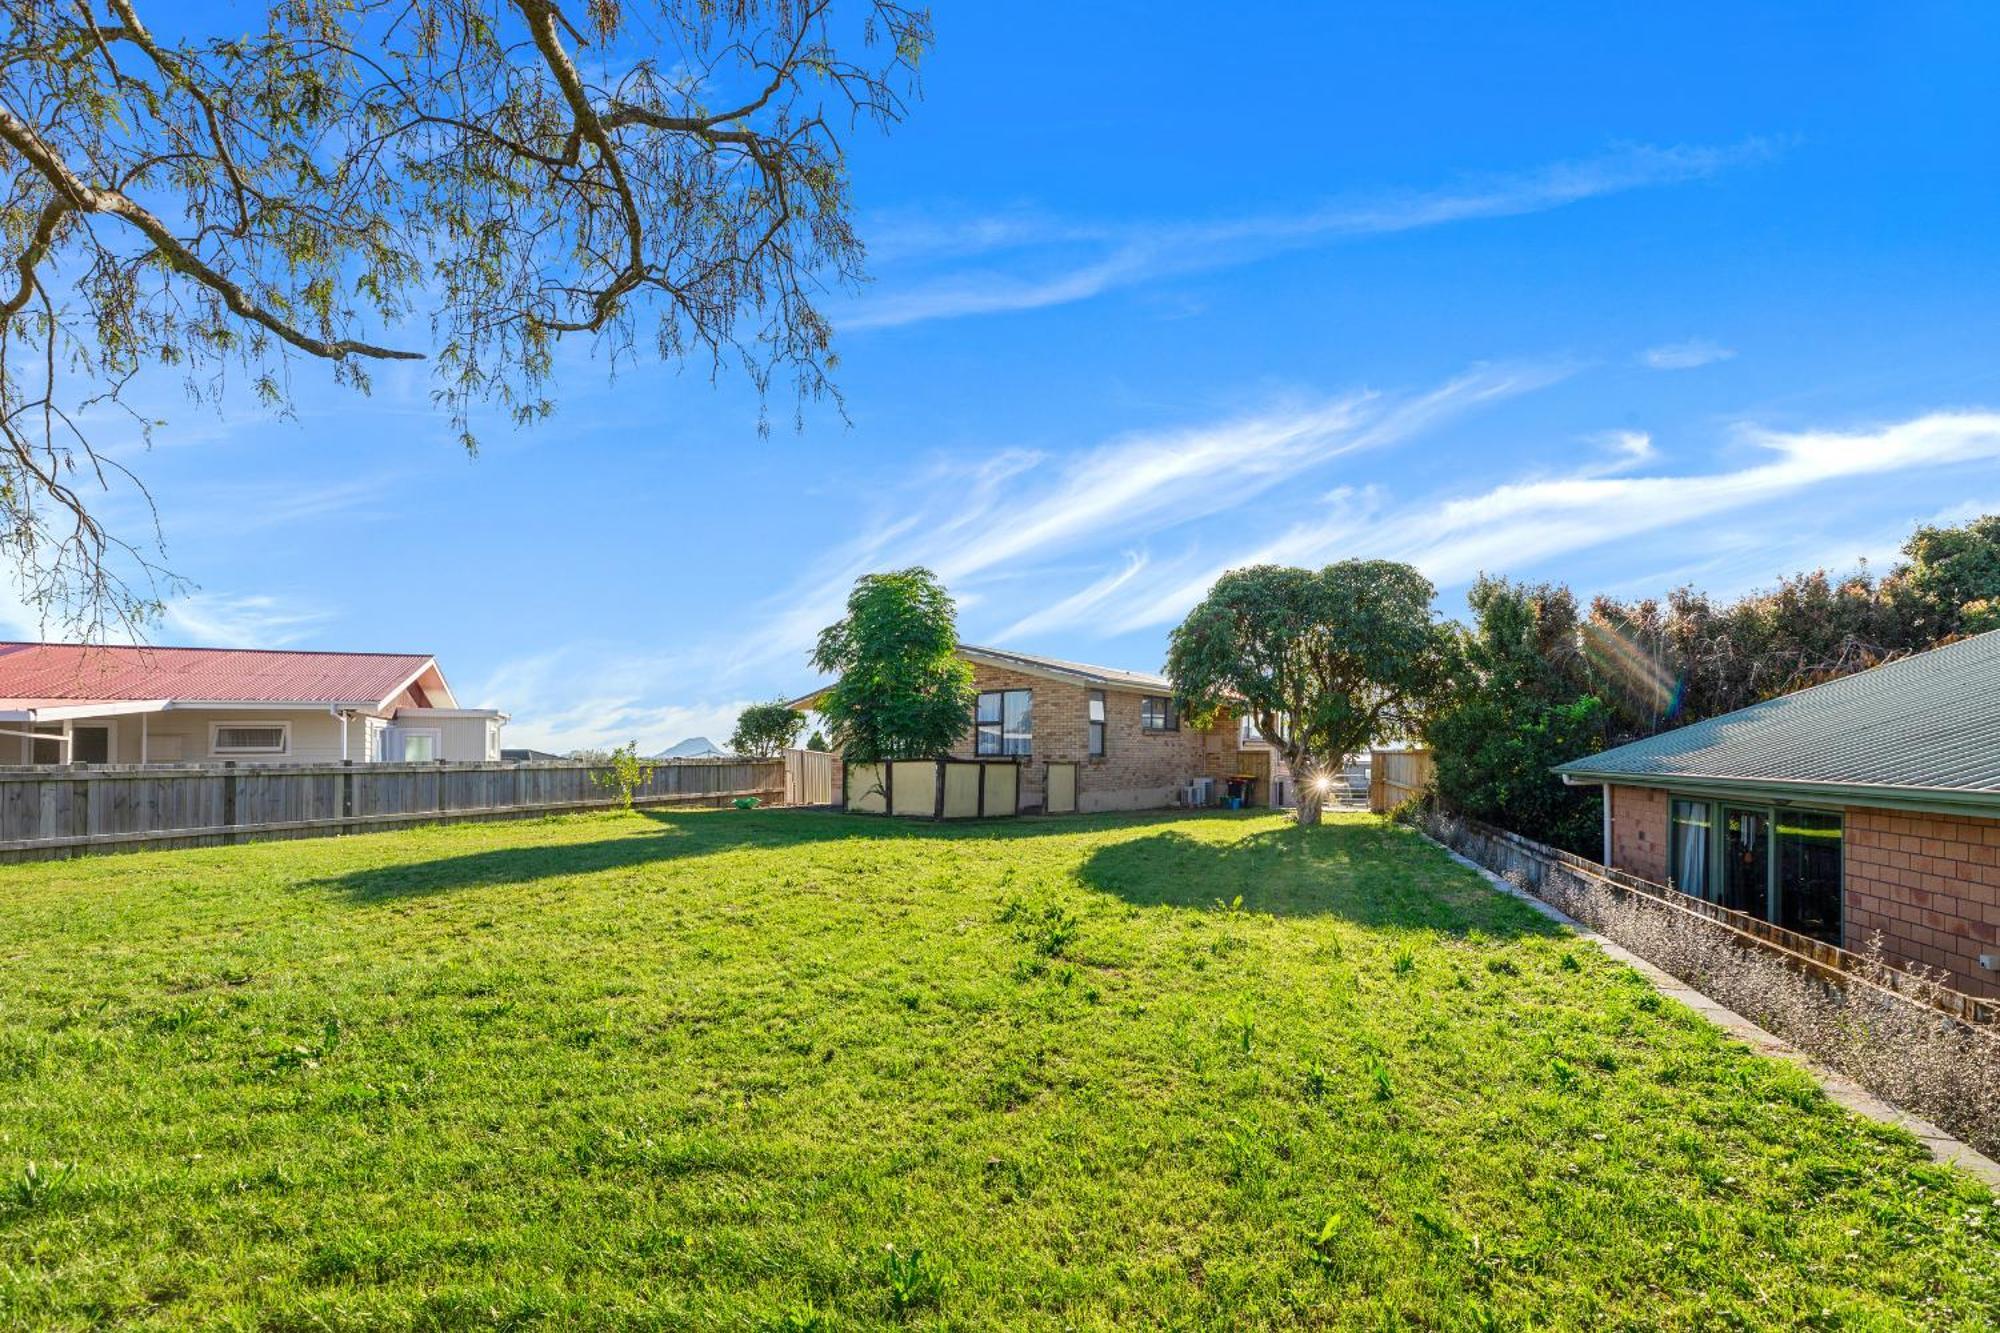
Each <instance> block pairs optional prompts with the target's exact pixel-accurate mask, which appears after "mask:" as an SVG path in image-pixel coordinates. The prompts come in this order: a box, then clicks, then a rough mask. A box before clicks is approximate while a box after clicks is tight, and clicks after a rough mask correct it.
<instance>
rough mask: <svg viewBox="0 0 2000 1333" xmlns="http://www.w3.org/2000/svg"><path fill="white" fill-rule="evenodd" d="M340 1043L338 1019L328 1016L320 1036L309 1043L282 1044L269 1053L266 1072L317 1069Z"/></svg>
mask: <svg viewBox="0 0 2000 1333" xmlns="http://www.w3.org/2000/svg"><path fill="white" fill-rule="evenodd" d="M339 1045H340V1020H339V1019H337V1018H329V1019H327V1020H326V1022H325V1024H323V1025H322V1026H321V1028H320V1038H319V1040H318V1041H317V1042H315V1043H313V1044H311V1045H305V1044H297V1045H292V1046H283V1047H280V1048H278V1049H277V1050H275V1051H272V1052H270V1053H269V1055H268V1056H267V1057H266V1059H267V1060H268V1064H267V1066H266V1072H268V1073H270V1074H274V1075H275V1074H285V1073H290V1072H292V1071H293V1070H299V1069H318V1068H319V1067H320V1064H321V1062H322V1061H324V1060H325V1059H326V1058H327V1057H328V1056H330V1055H332V1054H333V1052H334V1048H335V1047H337V1046H339Z"/></svg>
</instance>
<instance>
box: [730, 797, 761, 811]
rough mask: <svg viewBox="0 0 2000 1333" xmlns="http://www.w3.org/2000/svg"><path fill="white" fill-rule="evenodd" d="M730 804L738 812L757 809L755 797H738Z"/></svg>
mask: <svg viewBox="0 0 2000 1333" xmlns="http://www.w3.org/2000/svg"><path fill="white" fill-rule="evenodd" d="M730 804H731V805H733V806H735V807H736V808H737V809H738V810H755V809H756V808H757V805H758V801H757V798H756V797H755V796H739V797H737V798H736V799H735V800H733V801H731V802H730Z"/></svg>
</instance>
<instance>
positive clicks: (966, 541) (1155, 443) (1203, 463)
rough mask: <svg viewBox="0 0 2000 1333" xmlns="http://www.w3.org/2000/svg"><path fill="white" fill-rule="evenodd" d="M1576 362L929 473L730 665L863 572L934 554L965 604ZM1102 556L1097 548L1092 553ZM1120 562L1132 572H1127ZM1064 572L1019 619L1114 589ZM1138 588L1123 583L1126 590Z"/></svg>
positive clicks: (748, 638)
mask: <svg viewBox="0 0 2000 1333" xmlns="http://www.w3.org/2000/svg"><path fill="white" fill-rule="evenodd" d="M1571 370H1572V367H1571V366H1570V365H1569V364H1568V363H1566V362H1559V361H1546V362H1530V361H1521V362H1513V363H1507V364H1497V365H1488V366H1478V367H1475V368H1473V369H1471V370H1469V371H1467V372H1465V373H1464V374H1462V375H1458V376H1456V377H1454V378H1453V379H1451V380H1449V381H1447V382H1445V383H1443V384H1441V385H1438V386H1436V387H1434V388H1432V389H1429V390H1425V391H1423V392H1418V393H1385V392H1377V391H1370V390H1356V391H1354V392H1351V393H1348V394H1345V395H1341V396H1339V397H1335V398H1330V399H1324V400H1320V401H1307V402H1296V401H1295V402H1292V403H1290V404H1288V405H1285V406H1282V407H1274V408H1269V409H1266V410H1264V411H1260V412H1254V413H1248V414H1244V415H1241V416H1236V417H1232V418H1228V419H1225V420H1222V421H1218V422H1210V423H1207V424H1204V425H1200V426H1192V427H1182V428H1178V429H1169V430H1156V431H1137V432H1131V433H1128V434H1125V435H1120V436H1117V437H1114V438H1112V439H1110V440H1107V441H1105V442H1104V443H1102V444H1099V445H1097V446H1094V447H1092V448H1090V449H1087V450H1085V451H1083V452H1082V453H1080V454H1078V455H1076V456H1074V457H1073V458H1070V459H1068V460H1059V459H1052V458H1048V457H1045V456H1043V455H1040V454H1035V453H1027V452H1010V453H1004V454H1001V455H999V456H997V457H996V458H994V459H991V460H988V461H986V462H983V463H981V464H979V465H978V466H977V467H976V468H973V469H970V470H966V469H960V470H956V471H949V470H948V471H945V472H942V473H939V474H936V475H934V476H932V477H930V478H928V479H927V482H926V488H925V489H923V490H920V491H918V492H916V493H912V494H908V495H904V496H900V497H898V503H899V504H900V506H901V508H900V510H899V512H898V514H897V518H896V522H895V523H894V524H892V525H891V524H882V525H877V526H876V527H875V528H874V529H873V530H871V531H869V532H868V533H867V534H866V535H865V536H863V537H861V538H858V539H857V540H855V541H853V542H850V543H848V544H847V545H846V546H845V547H841V548H837V549H835V550H833V551H832V552H830V553H828V554H827V556H825V557H824V558H823V559H822V560H821V561H820V562H819V566H818V570H817V572H816V573H815V575H814V576H813V577H812V578H811V579H809V580H807V581H805V582H804V583H802V584H801V585H799V586H798V587H795V588H793V589H792V590H790V591H789V592H788V593H787V594H786V595H785V596H783V597H782V598H780V599H778V600H777V601H776V602H774V603H773V604H772V605H770V606H769V607H767V608H766V609H765V615H764V616H763V617H762V623H761V625H760V626H759V627H758V628H756V629H753V630H752V631H750V632H748V633H746V634H742V635H739V636H735V638H734V640H733V642H732V644H731V645H730V646H729V647H727V648H725V649H723V650H721V651H720V652H719V653H718V658H719V659H720V660H721V661H722V662H723V663H724V664H725V669H727V670H732V671H738V672H747V671H752V670H754V669H755V668H756V667H758V666H761V665H765V664H768V663H771V662H774V661H786V660H789V661H792V662H796V663H799V664H801V665H800V669H801V670H802V669H803V663H804V660H805V655H806V653H807V651H808V650H809V649H810V647H811V644H812V641H813V636H814V635H815V634H816V633H817V632H818V630H819V629H820V627H821V626H823V625H826V624H828V623H830V622H831V621H832V620H834V619H835V618H836V617H837V616H838V615H839V612H840V607H841V605H842V603H843V601H844V600H845V598H846V596H847V593H848V589H849V588H850V587H851V586H852V584H853V582H854V580H855V579H856V578H857V577H859V576H860V575H861V574H863V573H867V572H869V571H871V570H881V569H889V568H899V567H903V566H908V565H916V564H920V565H925V566H928V567H929V568H931V569H933V570H935V571H936V572H937V573H938V575H939V576H940V577H941V578H942V579H943V580H944V581H945V583H946V584H947V585H948V586H949V587H951V589H952V590H953V592H954V593H955V594H956V595H957V596H958V601H959V606H960V609H961V611H963V610H968V609H971V608H972V607H974V606H976V605H977V604H978V599H979V597H980V594H981V583H982V581H988V582H990V581H992V580H995V579H998V578H1000V577H1002V576H1003V575H1005V573H1006V572H1007V571H1008V570H1010V569H1018V568H1021V567H1023V566H1037V567H1039V566H1043V565H1046V564H1049V563H1050V562H1056V561H1061V560H1063V559H1065V558H1068V557H1071V556H1074V555H1076V554H1077V553H1094V552H1100V551H1103V550H1104V549H1105V548H1106V547H1113V548H1115V547H1116V546H1117V544H1118V543H1120V542H1123V541H1126V540H1127V539H1146V540H1158V539H1160V538H1162V537H1164V536H1166V535H1168V534H1171V533H1175V532H1177V531H1180V530H1183V529H1185V528H1187V527H1188V526H1189V525H1192V524H1196V523H1199V522H1200V521H1201V520H1204V519H1211V518H1214V517H1215V516H1217V515H1219V514H1226V513H1235V512H1240V511H1242V510H1243V509H1245V508H1246V507H1254V506H1255V505H1256V504H1257V503H1258V502H1259V500H1260V499H1261V498H1262V497H1264V496H1266V495H1268V494H1269V493H1270V492H1271V491H1272V490H1273V488H1275V487H1278V486H1280V485H1282V484H1284V483H1287V482H1289V481H1291V480H1293V479H1295V478H1298V477H1300V476H1303V475H1305V474H1307V473H1309V472H1312V471H1314V470H1316V469H1320V468H1323V467H1326V466H1327V465H1329V464H1332V463H1334V462H1335V461H1337V460H1339V459H1341V458H1344V457H1350V456H1352V455H1354V454H1356V453H1359V452H1362V451H1365V450H1371V449H1381V448H1387V447H1390V446H1393V445H1396V444H1399V443H1402V442H1404V441H1407V440H1410V439H1413V438H1416V437H1417V436H1419V435H1421V434H1422V433H1424V432H1425V431H1428V430H1432V429H1435V428H1437V427H1438V426H1440V425H1441V424H1443V423H1444V422H1446V421H1448V420H1451V419H1453V418H1455V417H1457V416H1460V415H1463V414H1465V413H1468V412H1472V411H1476V410H1478V409H1480V408H1483V407H1487V406H1489V405H1491V404H1493V403H1496V402H1499V401H1501V400H1503V399H1507V398H1511V397H1515V396H1518V395H1520V394H1524V393H1529V392H1532V391H1534V390H1537V389H1540V388H1543V387H1546V386H1547V385H1550V384H1553V383H1555V382H1556V381H1558V380H1560V379H1562V378H1563V377H1564V376H1566V375H1568V374H1569V373H1570V372H1571ZM1138 560H1139V568H1138V569H1136V570H1131V571H1128V572H1126V573H1125V574H1124V576H1123V577H1124V579H1125V580H1126V584H1124V585H1118V588H1122V587H1124V586H1126V585H1129V584H1131V583H1133V582H1134V581H1136V580H1138V579H1140V578H1141V575H1142V572H1143V573H1144V574H1146V575H1150V576H1157V577H1171V576H1172V575H1173V574H1174V573H1175V572H1176V571H1183V570H1188V569H1191V568H1192V567H1193V562H1191V561H1189V560H1186V559H1177V560H1175V561H1174V562H1172V563H1171V564H1170V565H1166V566H1160V567H1157V568H1149V566H1148V564H1147V560H1146V557H1144V556H1143V555H1142V556H1139V557H1138ZM1092 566H1093V567H1094V561H1093V562H1092ZM1111 577H1113V578H1116V577H1118V576H1116V575H1113V576H1111ZM1056 586H1059V584H1058V583H1057V576H1055V575H1051V576H1050V577H1047V578H1042V579H1038V580H1036V581H1035V583H1034V587H1035V588H1036V590H1037V591H1038V592H1040V593H1043V594H1045V595H1048V596H1050V597H1052V599H1053V600H1054V601H1055V602H1058V603H1066V604H1067V605H1066V607H1065V609H1063V610H1061V611H1058V610H1057V609H1056V607H1054V606H1050V607H1046V608H1041V609H1036V610H1033V611H1031V612H1030V613H1029V615H1027V616H1025V617H1017V623H1015V624H1012V625H1010V626H1009V627H1008V631H1007V634H1006V635H1004V636H1003V638H1004V637H1011V636H1012V635H1013V634H1015V633H1018V632H1022V631H1023V629H1024V625H1023V623H1021V622H1025V628H1026V629H1031V630H1036V631H1039V630H1042V629H1046V628H1050V627H1053V626H1055V625H1056V624H1059V623H1082V622H1084V621H1086V620H1088V619H1089V618H1090V617H1091V616H1092V614H1093V608H1094V607H1095V606H1097V605H1099V604H1101V603H1103V602H1104V601H1105V600H1106V599H1108V598H1109V597H1110V595H1111V593H1112V592H1113V591H1116V590H1118V588H1113V587H1111V586H1109V585H1107V586H1106V587H1104V588H1100V589H1098V591H1097V594H1096V596H1095V597H1094V598H1093V597H1091V596H1087V595H1086V594H1088V593H1089V592H1090V590H1089V589H1085V590H1084V592H1083V593H1078V594H1076V595H1075V597H1073V598H1072V597H1070V596H1069V595H1067V594H1059V593H1050V592H1049V590H1050V589H1051V588H1053V587H1056ZM1121 600H1122V598H1121Z"/></svg>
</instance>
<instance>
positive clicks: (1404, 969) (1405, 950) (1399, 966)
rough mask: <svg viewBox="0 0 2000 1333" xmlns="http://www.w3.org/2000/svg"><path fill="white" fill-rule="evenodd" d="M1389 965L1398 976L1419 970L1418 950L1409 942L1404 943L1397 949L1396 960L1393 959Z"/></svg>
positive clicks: (1405, 975)
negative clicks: (1408, 943)
mask: <svg viewBox="0 0 2000 1333" xmlns="http://www.w3.org/2000/svg"><path fill="white" fill-rule="evenodd" d="M1389 966H1390V968H1391V970H1393V971H1394V972H1395V974H1396V975H1397V976H1399V977H1407V976H1409V975H1410V974H1411V973H1412V972H1414V971H1416V970H1417V952H1416V950H1414V949H1412V948H1411V947H1410V946H1409V945H1407V944H1406V945H1404V946H1403V947H1402V948H1400V949H1398V950H1396V956H1395V958H1394V960H1393V961H1391V963H1390V964H1389Z"/></svg>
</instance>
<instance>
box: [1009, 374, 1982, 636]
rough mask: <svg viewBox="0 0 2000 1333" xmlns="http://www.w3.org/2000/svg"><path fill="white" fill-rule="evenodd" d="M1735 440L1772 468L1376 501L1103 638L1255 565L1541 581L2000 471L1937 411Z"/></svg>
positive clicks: (1534, 484) (1184, 583) (1955, 415)
mask: <svg viewBox="0 0 2000 1333" xmlns="http://www.w3.org/2000/svg"><path fill="white" fill-rule="evenodd" d="M1736 435H1737V436H1738V437H1739V439H1740V440H1741V441H1742V442H1743V443H1745V444H1747V445H1749V446H1751V447H1753V448H1755V449H1757V450H1759V451H1760V452H1762V453H1763V454H1765V455H1766V458H1765V460H1764V461H1761V462H1757V463H1753V464H1751V465H1750V466H1747V467H1742V468H1737V469H1734V470H1731V471H1723V472H1711V473H1695V474H1682V475H1652V476H1606V475H1603V473H1602V472H1601V470H1598V469H1596V468H1595V467H1593V466H1586V467H1585V468H1584V469H1583V470H1580V471H1578V472H1575V473H1573V474H1570V475H1567V476H1559V477H1552V478H1541V479H1536V480H1532V481H1523V482H1509V483H1506V484H1503V485H1499V486H1495V487H1492V488H1489V489H1488V490H1485V491H1482V492H1480V493H1478V494H1475V495H1469V496H1457V497H1447V498H1442V499H1425V500H1419V501H1415V502H1411V503H1407V504H1404V505H1402V506H1398V507H1389V506H1384V505H1381V504H1380V503H1379V500H1380V497H1379V495H1377V496H1371V497H1366V498H1367V499H1368V501H1369V503H1370V506H1371V507H1369V508H1366V509H1360V510H1357V509H1356V508H1354V507H1352V505H1348V506H1344V507H1342V508H1341V509H1340V510H1339V511H1338V512H1336V513H1334V514H1331V515H1328V516H1322V517H1319V518H1316V519H1314V520H1311V521H1307V522H1303V523H1299V524H1296V525H1294V526H1293V527H1291V528H1289V529H1287V530H1286V531H1285V532H1284V533H1283V534H1282V535H1280V536H1278V537H1277V538H1275V539H1274V540H1270V541H1267V542H1264V543H1261V544H1259V545H1257V546H1255V547H1246V548H1244V549H1242V550H1240V551H1239V552H1237V553H1236V554H1235V555H1233V556H1232V557H1231V558H1229V559H1226V560H1221V561H1217V562H1214V563H1212V564H1211V565H1210V566H1209V567H1208V568H1206V569H1203V570H1201V571H1200V572H1199V573H1197V574H1195V575H1194V576H1192V577H1188V578H1181V579H1177V580H1175V581H1172V582H1167V583H1162V584H1159V585H1156V586H1150V587H1134V588H1128V589H1127V590H1126V594H1125V595H1124V596H1123V597H1122V598H1121V599H1120V600H1121V603H1122V604H1123V605H1125V606H1126V607H1127V608H1129V609H1128V610H1127V613H1126V614H1125V615H1124V616H1122V617H1120V618H1118V619H1117V620H1115V621H1114V622H1112V623H1110V624H1109V625H1105V624H1103V623H1101V622H1100V624H1099V626H1098V627H1099V628H1100V629H1104V630H1108V631H1109V632H1112V633H1122V632H1128V631H1131V630H1135V629H1144V628H1150V627H1153V626H1158V625H1163V624H1170V623H1172V622H1174V621H1176V620H1178V619H1179V618H1180V617H1181V616H1182V615H1184V614H1185V613H1186V611H1187V609H1188V608H1189V607H1190V606H1191V605H1193V604H1194V602H1195V601H1197V600H1198V599H1199V598H1200V597H1201V595H1202V594H1203V593H1204V592H1205V591H1206V589H1207V587H1208V585H1209V584H1210V583H1211V582H1213V581H1214V579H1215V577H1216V576H1218V575H1220V574H1221V573H1222V572H1223V571H1225V570H1227V569H1232V568H1236V567H1238V566H1241V565H1246V564H1255V563H1260V562H1265V561H1276V562H1283V563H1297V564H1317V563H1321V562H1324V561H1327V560H1333V559H1338V558H1341V557H1343V556H1377V557H1387V558H1391V559H1398V560H1407V561H1409V562H1411V563H1412V564H1415V565H1416V566H1417V567H1418V568H1420V569H1422V570H1423V571H1424V573H1425V574H1427V575H1428V576H1429V577H1430V578H1431V579H1433V580H1434V581H1436V582H1437V583H1439V584H1441V585H1445V586H1450V585H1454V584H1460V583H1464V582H1466V581H1468V580H1470V579H1472V578H1473V577H1475V576H1476V575H1478V574H1479V573H1480V572H1482V571H1509V570H1521V569H1524V568H1531V567H1533V566H1534V565H1535V564H1536V563H1537V562H1542V561H1546V560H1549V559H1550V558H1552V557H1555V556H1560V555H1566V554H1572V553H1576V552H1582V551H1588V550H1593V549H1596V548H1600V547H1603V546H1606V545H1609V544H1611V543H1614V542H1629V541H1631V540H1633V539H1635V538H1639V537H1642V536H1644V535H1646V534H1649V533H1656V532H1660V531H1663V530H1666V529H1670V528H1674V529H1678V528H1682V527H1686V526H1690V525H1694V524H1697V523H1699V522H1701V521H1703V520H1707V519H1712V518H1715V517H1717V516H1720V515H1724V514H1729V513H1735V512H1738V511H1740V510H1743V509H1745V508H1747V507H1750V506H1752V505H1765V504H1772V503H1775V502H1777V501H1779V500H1783V499H1788V498H1791V497H1798V496H1803V495H1806V494H1808V493H1810V492H1813V491H1815V490H1817V489H1821V488H1824V487H1827V486H1830V485H1832V484H1834V483H1837V482H1841V481H1852V480H1855V479H1858V478H1864V477H1871V476H1889V475H1906V474H1908V473H1911V472H1914V471H1917V470H1922V469H1939V468H1944V467H1948V466H1951V465H1953V464H1961V463H1967V462H1974V461H1984V460H1993V459H2000V413H1996V412H1988V411H1983V410H1982V411H1963V412H1935V413H1929V414H1926V415H1924V416H1920V417H1915V418H1912V419H1911V420H1908V421H1904V422H1900V423H1895V424H1891V425H1886V426H1881V427H1876V428H1872V429H1867V430H1854V431H1773V430H1765V429H1761V428H1757V427H1754V426H1743V427H1739V428H1738V429H1737V431H1736ZM1648 446H1649V448H1650V440H1649V441H1648ZM1773 572H1774V573H1775V571H1773ZM1052 627H1053V626H1050V625H1045V626H1044V628H1045V629H1046V628H1052Z"/></svg>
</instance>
